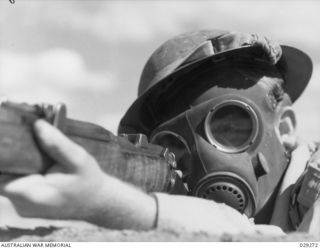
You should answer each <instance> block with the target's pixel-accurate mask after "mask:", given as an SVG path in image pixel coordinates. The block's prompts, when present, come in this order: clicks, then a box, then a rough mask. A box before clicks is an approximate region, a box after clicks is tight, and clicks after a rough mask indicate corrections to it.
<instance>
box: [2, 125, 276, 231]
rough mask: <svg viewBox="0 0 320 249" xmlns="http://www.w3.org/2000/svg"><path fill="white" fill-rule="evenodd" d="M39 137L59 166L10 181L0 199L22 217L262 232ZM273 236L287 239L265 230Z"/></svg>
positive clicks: (43, 134)
mask: <svg viewBox="0 0 320 249" xmlns="http://www.w3.org/2000/svg"><path fill="white" fill-rule="evenodd" d="M35 131H36V134H37V136H38V138H39V141H40V143H41V147H42V148H43V149H44V150H45V151H46V152H47V153H48V154H49V155H50V156H51V157H52V158H53V159H54V160H55V161H56V162H57V164H56V165H54V166H53V167H52V168H51V169H50V170H49V171H48V172H47V173H46V174H45V175H36V174H34V175H29V176H25V177H20V178H16V179H6V180H4V181H2V183H1V184H0V194H2V195H5V196H7V197H9V199H10V200H11V201H12V202H13V204H14V205H15V207H16V209H17V211H18V212H19V213H20V214H21V215H22V216H27V217H43V218H52V219H80V220H87V221H89V222H91V223H94V224H98V225H101V226H104V227H109V228H116V229H135V230H138V229H144V230H148V229H153V228H164V229H171V230H176V231H177V230H184V231H188V232H201V231H202V232H206V233H213V234H216V235H221V234H223V233H233V234H235V233H254V232H256V231H259V230H261V227H260V226H255V225H254V224H252V223H251V222H250V221H249V220H248V219H247V218H246V217H245V216H244V215H241V214H240V213H238V212H237V211H236V210H234V209H232V208H230V207H228V206H226V205H224V204H218V203H215V202H213V201H208V200H204V199H199V198H195V197H188V196H170V195H167V194H159V193H154V194H152V195H147V194H146V193H144V192H142V191H140V190H138V189H136V188H135V187H133V186H131V185H128V184H126V183H124V182H122V181H120V180H118V179H116V178H114V177H112V176H109V175H107V174H105V173H104V172H102V170H101V169H100V167H99V165H98V164H97V163H96V161H95V160H94V159H93V158H92V157H91V156H90V155H89V154H88V153H87V152H86V151H85V150H84V149H83V148H81V147H80V146H78V145H77V144H75V143H73V142H72V141H70V140H69V139H68V138H66V137H65V136H64V135H63V134H62V133H61V132H60V131H58V130H57V129H55V128H53V127H52V126H51V125H49V124H48V123H46V122H44V121H37V122H36V124H35ZM262 230H263V231H264V232H267V233H270V232H271V233H273V234H274V233H275V234H282V232H281V231H280V229H277V228H275V227H265V228H263V229H262Z"/></svg>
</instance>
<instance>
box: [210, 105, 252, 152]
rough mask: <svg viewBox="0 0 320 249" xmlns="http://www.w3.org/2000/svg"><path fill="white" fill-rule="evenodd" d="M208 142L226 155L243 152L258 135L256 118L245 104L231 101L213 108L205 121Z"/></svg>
mask: <svg viewBox="0 0 320 249" xmlns="http://www.w3.org/2000/svg"><path fill="white" fill-rule="evenodd" d="M205 133H206V136H207V138H208V140H209V142H210V143H211V144H212V145H213V146H215V147H216V148H217V149H218V150H220V151H223V152H227V153H239V152H242V151H245V150H246V149H247V148H248V147H249V146H250V145H251V144H252V143H253V141H254V139H255V138H256V136H257V134H258V118H257V115H256V114H255V112H254V110H253V109H252V108H251V107H250V106H249V105H248V104H246V103H243V102H241V101H237V100H232V101H226V102H223V103H220V104H218V105H216V106H214V107H213V108H212V109H211V110H210V112H209V113H208V115H207V117H206V120H205Z"/></svg>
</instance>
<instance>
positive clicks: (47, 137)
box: [34, 120, 93, 170]
mask: <svg viewBox="0 0 320 249" xmlns="http://www.w3.org/2000/svg"><path fill="white" fill-rule="evenodd" d="M34 130H35V133H36V136H37V137H38V139H39V142H40V145H41V147H42V148H43V149H44V150H45V152H47V153H48V155H49V156H50V157H51V158H52V159H54V160H55V161H56V162H57V163H59V164H61V165H63V166H65V167H66V169H67V170H80V169H81V167H82V166H83V165H87V164H91V163H92V161H93V159H92V157H91V156H90V155H89V154H88V153H87V152H86V151H85V150H84V149H83V148H82V147H81V146H79V145H78V144H76V143H74V142H73V141H71V140H70V139H69V138H67V137H66V136H65V135H64V134H63V133H62V132H61V131H59V130H58V129H56V128H54V127H53V126H51V125H50V124H49V123H47V122H46V121H44V120H37V121H36V122H35V124H34Z"/></svg>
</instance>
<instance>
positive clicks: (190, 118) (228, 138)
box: [150, 83, 291, 217]
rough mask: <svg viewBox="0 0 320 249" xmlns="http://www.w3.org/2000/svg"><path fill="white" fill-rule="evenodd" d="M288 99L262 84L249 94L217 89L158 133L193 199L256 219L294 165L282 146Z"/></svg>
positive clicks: (155, 136) (155, 135)
mask: <svg viewBox="0 0 320 249" xmlns="http://www.w3.org/2000/svg"><path fill="white" fill-rule="evenodd" d="M290 104H291V101H290V98H289V97H288V95H287V94H285V93H284V94H283V95H282V97H279V96H277V94H274V87H269V86H267V85H266V84H264V83H262V84H260V83H258V84H256V85H254V86H252V87H250V88H247V89H233V88H227V87H225V88H223V87H218V86H214V87H212V88H211V89H209V90H207V91H206V92H205V93H204V94H202V95H201V96H199V97H198V98H197V99H196V100H195V101H194V102H193V103H192V106H191V107H190V108H189V109H188V110H186V111H184V112H182V113H180V114H179V115H178V116H176V117H174V118H172V119H170V120H168V121H167V122H165V123H163V124H161V125H160V126H158V127H157V128H156V129H154V130H153V132H152V134H151V136H150V138H151V142H153V143H156V144H160V145H162V146H164V147H168V148H169V149H170V150H171V151H172V152H174V153H175V155H176V160H177V164H178V168H179V169H180V170H181V171H182V172H183V181H184V182H185V184H186V185H187V187H188V189H189V191H190V192H189V193H190V194H191V195H194V196H197V197H202V198H205V199H211V200H214V201H216V202H223V203H226V204H227V205H229V206H231V207H233V208H235V209H236V210H238V211H239V212H241V213H244V214H246V215H247V216H248V217H252V216H254V215H255V214H257V213H258V212H259V211H260V210H261V209H262V207H263V206H264V205H265V204H266V202H267V201H268V200H269V198H270V197H271V195H272V193H273V192H274V191H275V189H276V187H277V185H278V183H279V182H280V180H281V177H282V176H283V174H284V172H285V170H286V167H287V165H288V163H289V153H287V151H286V150H285V148H284V146H283V145H282V143H281V139H280V136H281V132H282V131H281V129H279V126H282V125H283V124H282V121H281V120H282V119H283V118H284V117H285V116H290V115H291V109H288V106H289V105H290Z"/></svg>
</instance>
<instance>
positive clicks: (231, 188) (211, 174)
mask: <svg viewBox="0 0 320 249" xmlns="http://www.w3.org/2000/svg"><path fill="white" fill-rule="evenodd" d="M311 71H312V63H311V61H310V59H309V57H308V56H307V55H305V54H304V53H303V52H301V51H299V50H297V49H295V48H291V47H288V46H279V45H278V44H276V43H274V42H271V41H270V40H268V39H266V38H263V37H260V36H258V35H247V34H241V33H235V32H226V31H217V30H213V31H201V32H195V33H189V34H185V35H181V36H178V37H176V38H174V39H172V40H169V41H168V42H167V43H165V44H164V45H163V46H161V47H160V48H159V49H158V50H157V51H156V52H155V53H154V54H153V55H152V56H151V58H150V60H149V61H148V63H147V65H146V67H145V69H144V72H143V74H142V78H141V82H140V86H139V98H138V99H137V101H135V102H134V104H133V105H132V106H131V107H130V109H129V110H128V112H127V113H126V115H125V116H124V118H123V119H122V120H121V124H120V128H119V132H125V133H132V132H133V133H137V132H141V133H145V134H147V135H148V136H149V138H150V139H151V140H152V141H153V142H154V143H158V144H161V145H164V146H167V147H169V148H170V149H171V150H172V151H173V152H174V153H175V155H176V158H177V162H178V167H179V169H180V170H181V171H182V173H183V175H182V178H183V180H184V182H185V185H186V187H187V188H188V191H189V193H190V195H194V196H196V197H192V196H170V195H167V194H160V193H154V194H152V195H147V194H145V193H143V192H141V191H139V190H137V189H135V188H133V187H132V186H129V185H127V184H126V183H124V182H121V181H119V180H117V179H115V178H113V177H111V176H109V175H107V174H105V173H103V172H102V170H101V169H100V167H99V165H97V163H96V161H95V160H94V159H93V158H92V157H91V156H90V155H89V154H88V153H87V152H86V151H85V150H84V149H82V148H81V147H79V146H78V145H76V144H74V143H73V142H71V141H70V140H69V139H67V138H66V137H65V136H64V135H63V134H62V133H60V132H59V131H58V130H56V129H55V128H53V127H51V126H50V125H48V124H47V123H46V122H44V121H41V120H40V121H37V122H36V123H35V127H34V128H35V134H36V135H37V137H38V139H39V142H40V145H41V146H42V148H43V149H44V150H45V151H46V152H47V153H48V154H49V155H50V156H51V157H52V158H53V159H54V160H55V161H56V163H57V164H56V165H55V166H53V167H52V168H51V169H50V170H49V171H48V172H46V174H45V175H30V176H26V177H21V178H17V179H6V180H4V181H3V182H2V183H1V185H0V194H2V195H5V196H7V197H8V198H10V200H11V201H12V202H13V204H14V205H15V207H16V208H17V210H18V212H19V213H20V214H22V215H23V216H29V217H30V216H31V217H46V218H59V219H83V220H87V221H89V222H93V223H95V224H98V225H102V226H106V227H111V228H117V229H121V228H129V229H152V228H156V227H157V228H163V227H164V228H170V229H175V230H177V229H184V230H186V231H197V232H199V231H204V232H208V233H215V234H222V233H225V232H226V233H240V232H244V233H252V232H255V231H259V230H260V231H261V230H263V231H264V232H268V231H270V229H271V230H272V231H271V232H272V233H276V234H279V235H281V234H283V233H282V231H281V230H280V229H276V227H274V226H259V225H255V224H253V223H251V221H249V219H248V217H254V219H255V222H256V224H276V225H277V226H279V227H281V228H282V229H283V230H285V231H289V230H290V229H292V227H291V225H290V220H289V218H288V215H287V214H288V208H289V195H288V190H290V189H289V187H290V186H291V185H293V184H294V183H295V182H296V181H297V178H298V176H299V175H300V174H301V173H302V172H303V170H304V167H305V165H306V161H307V160H308V159H309V158H310V155H311V151H310V148H309V146H307V145H305V144H304V143H302V142H300V141H299V140H298V139H296V135H295V124H296V120H295V115H294V112H293V111H292V109H291V104H292V103H293V102H294V101H295V100H296V99H297V98H298V97H299V96H300V94H301V93H302V91H303V90H304V88H305V87H306V85H307V83H308V81H309V78H310V76H311ZM299 160H300V161H299ZM288 165H289V166H288ZM198 197H202V198H198ZM203 198H204V199H209V201H208V200H204V199H203ZM212 200H213V201H212ZM222 203H226V204H227V205H225V204H222ZM319 208H320V204H319V201H317V202H315V203H314V204H313V206H312V207H311V208H310V210H309V211H304V212H303V213H302V211H303V210H302V211H301V208H300V211H298V213H299V212H300V213H299V215H300V216H301V219H300V220H299V221H298V223H300V222H301V221H302V223H301V225H300V229H305V230H306V229H307V228H310V224H313V225H314V224H315V219H317V218H316V215H319V214H318V213H319V210H320V209H319ZM236 210H238V211H239V212H238V211H236ZM241 213H244V214H245V215H241ZM305 213H306V214H305ZM304 214H305V215H304ZM300 216H299V217H300ZM279 217H281V219H279ZM316 222H319V219H317V220H316ZM298 223H297V224H295V225H297V227H298V226H299V224H298ZM314 227H317V225H314Z"/></svg>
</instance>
